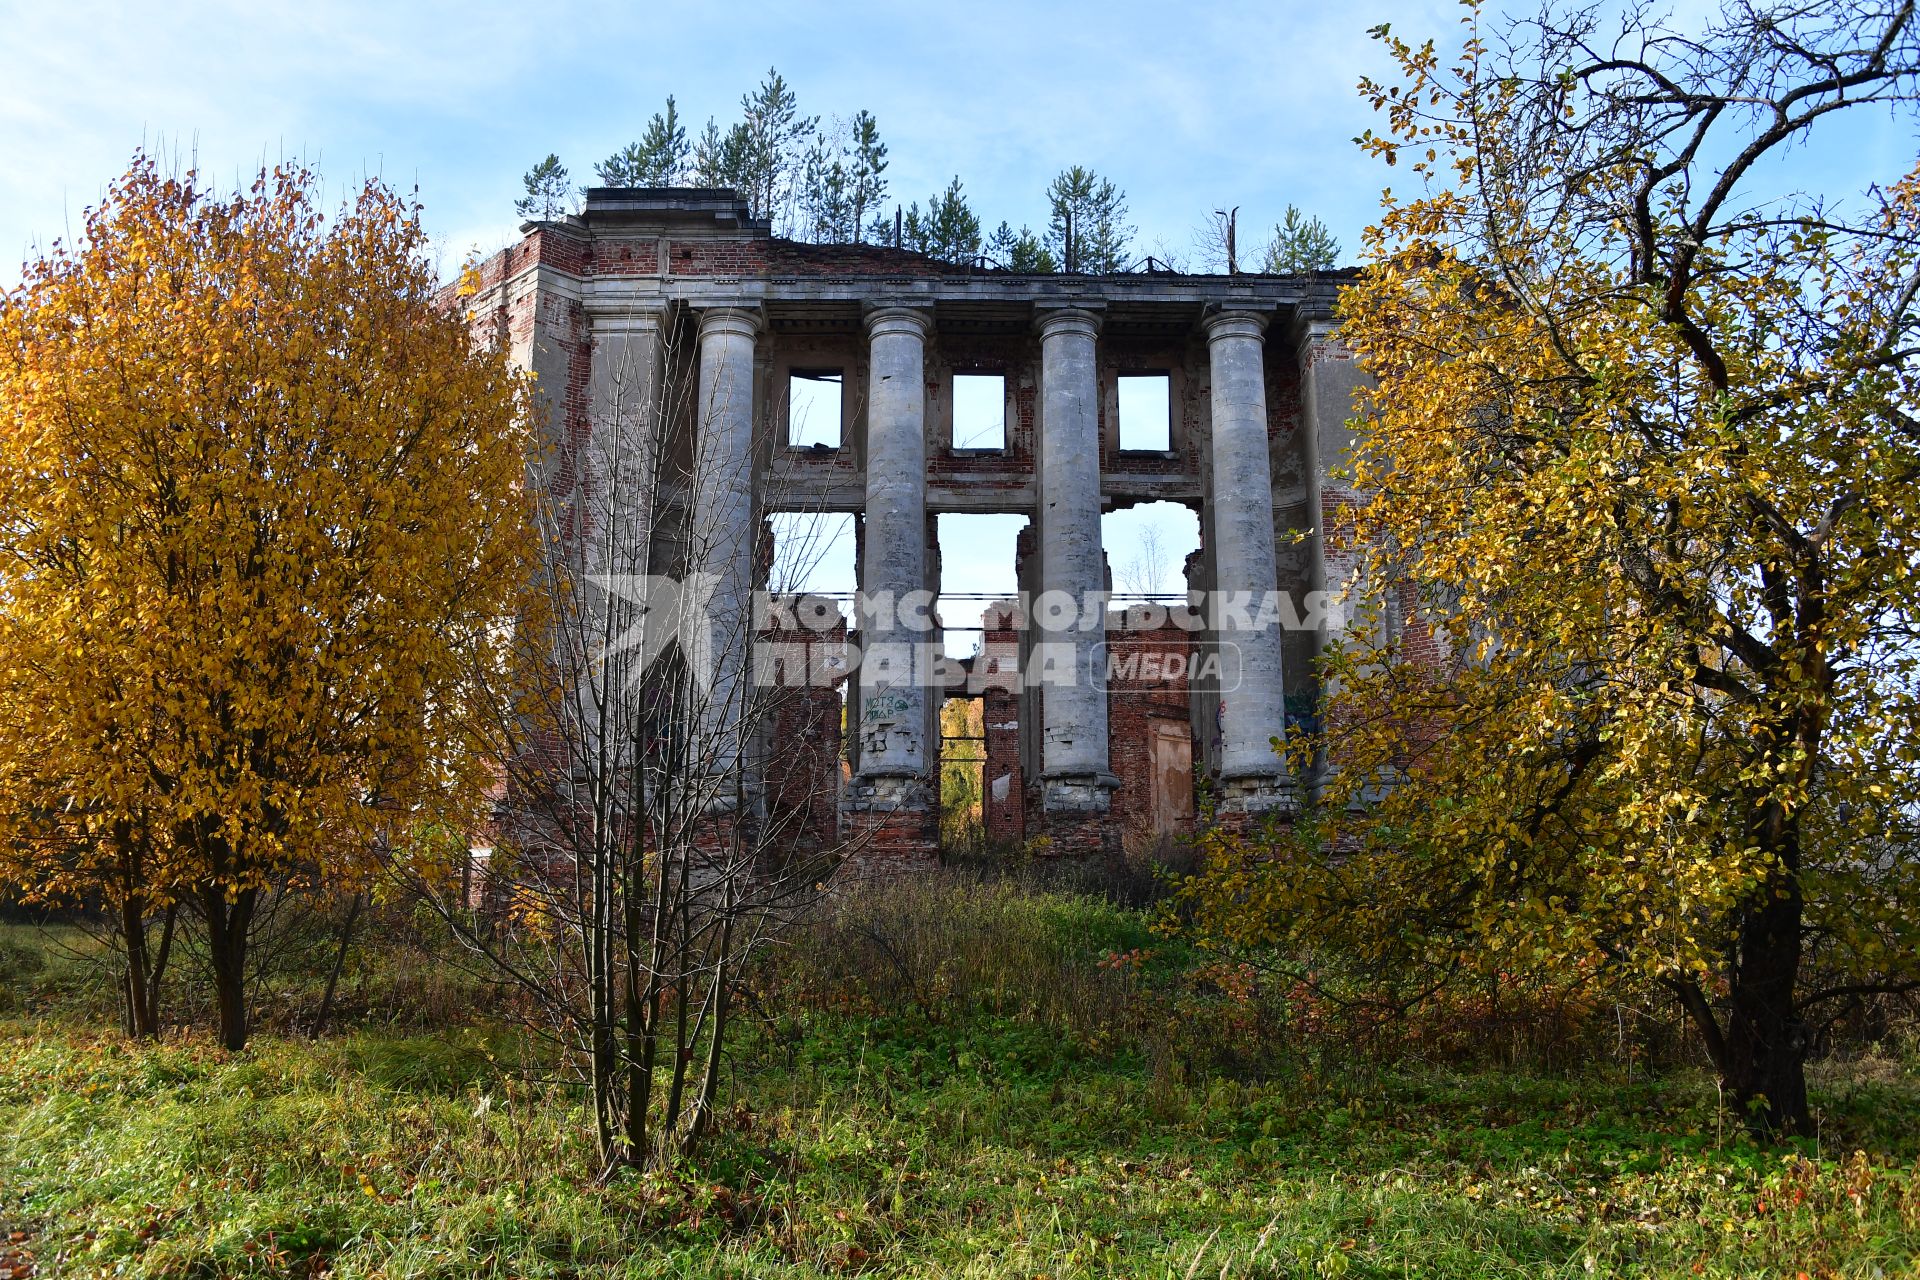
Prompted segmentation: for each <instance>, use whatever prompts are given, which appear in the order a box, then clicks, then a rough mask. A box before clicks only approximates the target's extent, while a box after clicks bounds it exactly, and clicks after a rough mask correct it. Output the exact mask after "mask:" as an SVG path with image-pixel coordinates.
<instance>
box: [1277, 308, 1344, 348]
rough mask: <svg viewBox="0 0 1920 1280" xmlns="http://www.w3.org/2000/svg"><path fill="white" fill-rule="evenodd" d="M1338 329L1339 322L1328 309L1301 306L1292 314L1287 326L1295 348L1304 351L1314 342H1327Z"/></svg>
mask: <svg viewBox="0 0 1920 1280" xmlns="http://www.w3.org/2000/svg"><path fill="white" fill-rule="evenodd" d="M1339 328H1340V322H1339V321H1338V320H1336V319H1335V318H1334V316H1333V312H1332V310H1331V309H1329V308H1322V307H1313V308H1309V307H1308V306H1306V305H1305V304H1303V305H1301V306H1300V307H1299V308H1298V309H1297V310H1296V311H1295V312H1294V313H1293V318H1292V322H1291V323H1290V324H1289V325H1288V329H1289V331H1290V332H1289V336H1290V337H1291V338H1292V339H1293V345H1294V346H1295V348H1300V349H1304V348H1305V347H1307V346H1309V345H1310V344H1312V343H1315V342H1327V341H1330V340H1332V338H1333V335H1334V333H1335V332H1336V331H1338V330H1339Z"/></svg>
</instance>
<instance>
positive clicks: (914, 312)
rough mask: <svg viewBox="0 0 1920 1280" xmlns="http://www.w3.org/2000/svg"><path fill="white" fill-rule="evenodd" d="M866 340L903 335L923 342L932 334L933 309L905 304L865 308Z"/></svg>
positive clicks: (876, 305)
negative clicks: (890, 335)
mask: <svg viewBox="0 0 1920 1280" xmlns="http://www.w3.org/2000/svg"><path fill="white" fill-rule="evenodd" d="M865 322H866V328H867V337H868V339H870V340H871V339H873V338H879V337H884V336H886V335H888V334H896V333H904V334H909V335H911V336H913V337H916V338H919V339H920V340H921V341H922V342H925V341H926V340H927V338H928V336H929V335H931V334H932V332H933V308H932V307H930V306H927V305H925V304H924V303H922V304H913V303H906V302H879V303H874V304H872V305H870V306H868V307H867V310H866V316H865Z"/></svg>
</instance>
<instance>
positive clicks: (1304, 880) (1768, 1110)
mask: <svg viewBox="0 0 1920 1280" xmlns="http://www.w3.org/2000/svg"><path fill="white" fill-rule="evenodd" d="M1761 9H1764V6H1763V7H1761ZM1761 9H1753V10H1747V9H1739V10H1729V11H1728V12H1727V14H1726V15H1725V16H1723V17H1722V18H1721V19H1719V20H1718V22H1717V23H1716V25H1714V26H1713V27H1712V29H1710V30H1708V31H1706V32H1704V33H1700V34H1697V35H1691V36H1688V35H1683V34H1682V33H1677V32H1675V31H1673V30H1671V29H1670V28H1669V27H1668V26H1667V25H1665V23H1664V20H1663V19H1661V18H1660V17H1659V16H1658V15H1655V14H1650V13H1649V12H1647V11H1643V10H1640V9H1637V8H1630V9H1629V11H1627V13H1626V16H1625V19H1624V22H1623V24H1622V26H1621V28H1620V29H1619V30H1609V31H1603V30H1600V29H1599V26H1600V22H1601V19H1600V18H1599V17H1597V16H1596V15H1595V14H1591V13H1589V14H1567V13H1564V12H1560V11H1555V10H1552V9H1549V10H1546V11H1544V12H1543V13H1542V16H1541V17H1539V18H1538V19H1535V20H1532V21H1525V22H1514V23H1510V24H1508V23H1504V22H1501V23H1496V22H1495V21H1493V20H1492V19H1490V18H1483V17H1482V15H1480V14H1479V13H1478V11H1477V10H1476V11H1475V12H1474V13H1473V14H1471V15H1470V16H1469V18H1468V20H1467V21H1468V27H1467V37H1466V40H1465V43H1464V45H1463V47H1462V49H1461V50H1460V52H1459V54H1458V56H1457V57H1456V58H1454V59H1451V60H1449V59H1448V58H1446V57H1444V56H1443V55H1442V54H1441V53H1440V52H1438V51H1437V50H1436V48H1435V46H1434V45H1433V43H1432V42H1427V43H1425V44H1418V45H1416V44H1412V43H1408V42H1406V41H1403V40H1401V39H1399V38H1398V37H1397V36H1395V35H1393V34H1392V33H1390V32H1388V31H1387V30H1386V29H1385V28H1381V29H1380V30H1379V31H1378V32H1377V33H1376V34H1377V35H1378V36H1379V37H1380V38H1381V40H1382V41H1383V43H1384V44H1385V45H1386V47H1387V48H1388V50H1389V51H1390V53H1391V54H1392V56H1393V57H1394V59H1395V60H1396V62H1397V63H1398V67H1399V71H1400V76H1399V77H1398V79H1397V80H1396V81H1395V82H1393V83H1390V84H1367V85H1363V86H1362V88H1363V92H1365V93H1367V94H1368V96H1370V97H1371V99H1372V100H1373V102H1374V104H1375V106H1376V107H1377V108H1378V109H1379V110H1380V111H1381V112H1382V114H1383V117H1384V121H1385V128H1384V129H1383V130H1382V131H1381V132H1380V133H1377V134H1374V133H1370V134H1369V135H1368V136H1367V137H1366V138H1364V139H1362V142H1363V144H1364V145H1365V146H1366V147H1367V148H1368V149H1370V150H1372V151H1373V152H1375V153H1376V154H1377V155H1379V156H1380V157H1381V158H1383V159H1385V160H1386V161H1387V162H1388V163H1390V164H1395V165H1396V167H1397V171H1399V172H1403V173H1407V176H1408V178H1409V179H1410V181H1411V183H1412V187H1413V191H1412V193H1411V194H1408V195H1399V194H1395V193H1390V194H1389V195H1388V197H1387V201H1386V204H1385V206H1384V208H1383V211H1382V214H1381V218H1380V221H1379V223H1378V225H1377V226H1375V227H1374V228H1372V229H1371V230H1370V231H1369V232H1368V235H1367V258H1368V261H1369V266H1368V269H1367V270H1366V271H1365V273H1364V275H1363V277H1362V278H1361V279H1360V280H1359V281H1358V282H1357V283H1356V284H1355V285H1354V286H1353V287H1352V288H1351V289H1350V290H1349V291H1348V292H1347V293H1346V295H1345V297H1344V299H1343V301H1342V304H1341V313H1342V315H1343V317H1344V328H1343V334H1344V337H1345V340H1346V341H1347V342H1348V343H1349V344H1351V346H1352V347H1353V348H1354V350H1355V351H1356V352H1357V354H1358V355H1359V356H1360V357H1361V358H1362V359H1363V360H1364V361H1365V362H1366V364H1367V366H1368V367H1369V369H1370V370H1371V372H1372V373H1373V374H1374V375H1375V377H1376V378H1377V385H1375V386H1374V387H1373V388H1372V389H1371V390H1370V391H1368V392H1367V393H1365V395H1364V396H1363V403H1361V404H1360V405H1359V406H1358V409H1359V411H1360V413H1361V414H1362V415H1363V417H1364V418H1365V423H1364V444H1363V445H1362V446H1361V447H1360V450H1359V454H1358V457H1357V458H1356V459H1355V460H1354V466H1355V469H1356V472H1357V476H1356V479H1357V481H1358V484H1359V486H1360V487H1361V488H1362V489H1363V490H1367V491H1370V492H1372V493H1373V494H1374V495H1375V497H1374V499H1373V500H1372V502H1371V504H1370V505H1369V506H1368V507H1367V508H1366V509H1365V510H1364V511H1363V512H1361V513H1360V515H1359V517H1358V519H1359V524H1360V529H1359V533H1360V536H1361V537H1362V538H1363V539H1364V541H1365V543H1366V544H1367V547H1368V551H1367V564H1366V569H1365V574H1364V578H1363V580H1362V581H1361V582H1359V583H1358V584H1356V587H1355V591H1354V603H1355V605H1356V607H1357V608H1358V611H1359V616H1360V618H1361V620H1362V624H1363V625H1362V626H1361V627H1360V628H1359V629H1357V630H1356V631H1355V632H1354V633H1353V634H1352V635H1351V636H1350V637H1349V644H1348V645H1347V646H1346V647H1345V648H1344V649H1343V650H1341V651H1339V652H1337V653H1335V654H1333V655H1331V658H1330V661H1331V670H1330V674H1331V675H1332V676H1334V677H1335V685H1334V687H1335V688H1336V689H1337V692H1336V693H1335V694H1334V695H1333V697H1332V700H1331V701H1332V705H1331V706H1330V707H1329V708H1328V715H1327V721H1328V723H1329V725H1331V726H1332V730H1333V731H1332V733H1331V734H1330V735H1329V738H1328V740H1327V742H1326V743H1325V744H1324V747H1325V749H1326V751H1327V752H1328V753H1329V759H1330V762H1331V764H1332V766H1333V768H1332V770H1331V772H1330V773H1329V774H1328V775H1327V776H1326V779H1325V788H1326V794H1325V797H1324V798H1325V801H1326V803H1325V805H1324V807H1323V809H1322V815H1321V820H1320V821H1319V822H1318V823H1317V824H1315V823H1309V824H1306V825H1305V826H1304V827H1303V834H1301V835H1299V836H1296V838H1294V839H1292V840H1289V841H1283V842H1280V843H1279V844H1278V845H1277V846H1276V845H1267V846H1260V845H1258V844H1256V845H1255V846H1253V847H1248V846H1246V845H1241V844H1235V843H1234V842H1227V843H1226V845H1225V847H1222V848H1219V849H1216V850H1215V851H1214V857H1213V860H1212V868H1213V870H1212V873H1211V876H1210V877H1209V878H1207V879H1205V880H1203V881H1202V882H1200V883H1199V884H1198V885H1197V886H1196V887H1195V890H1194V896H1195V902H1196V909H1197V910H1198V911H1199V912H1200V915H1201V917H1202V919H1203V921H1204V923H1205V927H1206V928H1207V929H1208V930H1209V931H1210V932H1211V933H1212V934H1213V935H1214V936H1215V937H1218V938H1221V939H1225V940H1229V941H1233V942H1236V943H1241V944H1268V943H1272V942H1274V941H1279V940H1283V939H1286V940H1291V942H1292V943H1293V944H1294V945H1296V946H1298V945H1306V946H1309V947H1314V946H1318V947H1331V948H1337V949H1339V950H1340V951H1341V952H1342V954H1348V955H1354V956H1357V958H1358V960H1359V961H1360V963H1361V964H1362V965H1363V967H1365V968H1366V969H1367V970H1368V971H1370V972H1372V973H1375V974H1382V975H1396V976H1397V977H1398V978H1399V979H1400V980H1401V982H1402V985H1403V987H1404V988H1405V989H1407V990H1409V991H1418V990H1419V989H1420V987H1421V985H1422V984H1423V983H1426V982H1429V981H1440V980H1443V979H1444V977H1445V976H1446V975H1447V974H1448V973H1451V972H1459V971H1463V970H1469V969H1477V970H1480V971H1491V970H1493V969H1496V968H1517V969H1522V970H1525V971H1527V972H1548V973H1552V972H1559V973H1561V974H1563V975H1565V976H1566V978H1567V979H1568V980H1569V981H1574V980H1580V981H1587V980H1590V979H1592V978H1593V977H1594V976H1595V975H1598V976H1600V977H1605V978H1611V979H1612V980H1615V981H1618V982H1621V983H1631V984H1641V983H1651V984H1654V985H1655V986H1656V987H1657V988H1658V989H1661V990H1664V991H1666V992H1667V993H1668V994H1669V995H1670V997H1671V998H1672V999H1674V1000H1676V1001H1677V1002H1678V1006H1679V1007H1680V1008H1681V1009H1683V1010H1684V1011H1685V1013H1686V1014H1687V1015H1688V1017H1689V1018H1690V1019H1691V1020H1692V1021H1693V1023H1694V1025H1695V1027H1696V1028H1697V1031H1698V1034H1699V1035H1700V1037H1701V1039H1702V1041H1703V1043H1704V1044H1705V1046H1706V1049H1707V1052H1708V1053H1709V1055H1710V1056H1711V1057H1712V1059H1713V1061H1714V1063H1715V1065H1716V1066H1717V1067H1718V1068H1719V1070H1720V1073H1721V1075H1722V1077H1723V1079H1724V1080H1725V1082H1726V1084H1727V1085H1728V1089H1729V1096H1730V1097H1732V1098H1733V1099H1734V1100H1735V1101H1736V1102H1737V1103H1739V1104H1740V1105H1742V1106H1743V1107H1746V1108H1748V1109H1750V1112H1751V1114H1752V1116H1753V1117H1754V1119H1755V1121H1756V1123H1757V1124H1758V1125H1759V1126H1760V1127H1762V1128H1766V1129H1773V1130H1789V1131H1790V1130H1794V1129H1797V1128H1800V1127H1802V1126H1804V1125H1805V1124H1806V1123H1807V1117H1808V1108H1807V1099H1806V1088H1805V1083H1804V1078H1803V1074H1802V1064H1803V1062H1804V1061H1805V1058H1806V1056H1807V1055H1808V1053H1809V1052H1810V1050H1811V1048H1812V1046H1813V1044H1814V1043H1815V1041H1816V1040H1817V1038H1818V1035H1819V1032H1820V1030H1821V1028H1822V1027H1823V1026H1825V1025H1826V1024H1827V1023H1829V1022H1830V1021H1831V1020H1832V1019H1833V1018H1835V1017H1837V1016H1839V1015H1840V1014H1842V1013H1844V1012H1845V1011H1846V1010H1847V1009H1848V1007H1849V1006H1850V1003H1851V1002H1853V1001H1855V1000H1857V999H1859V998H1861V997H1862V996H1864V995H1866V994H1869V993H1872V992H1876V991H1899V990H1907V989H1912V988H1913V986H1914V984H1915V982H1916V980H1920V961H1917V960H1916V945H1917V944H1920V844H1916V832H1915V830H1914V819H1915V814H1916V812H1920V808H1917V807H1916V806H1917V805H1920V705H1917V704H1916V679H1915V678H1916V675H1920V667H1917V666H1916V662H1917V661H1920V650H1916V648H1915V645H1914V640H1915V630H1914V628H1915V626H1916V624H1917V623H1920V567H1917V566H1920V483H1917V482H1920V421H1916V418H1915V417H1914V413H1915V407H1916V392H1920V385H1917V383H1920V367H1916V363H1915V359H1914V356H1913V354H1912V352H1913V349H1914V339H1915V337H1916V333H1917V332H1920V313H1916V309H1915V305H1914V303H1915V297H1916V292H1917V291H1920V176H1916V175H1914V174H1907V175H1904V176H1903V175H1901V174H1899V173H1897V172H1895V173H1892V174H1888V175H1885V176H1884V178H1883V185H1880V186H1877V187H1873V188H1871V189H1868V190H1866V191H1863V192H1861V193H1858V194H1857V195H1855V196H1854V197H1853V198H1852V199H1851V201H1850V202H1849V203H1847V204H1845V205H1833V204H1829V203H1828V202H1826V201H1824V200H1822V199H1819V198H1814V197H1809V196H1796V195H1794V194H1792V191H1791V187H1790V186H1786V185H1785V184H1787V183H1788V182H1789V181H1790V180H1789V179H1788V177H1787V176H1786V175H1785V174H1783V173H1782V172H1781V170H1780V167H1779V166H1780V163H1781V153H1782V151H1783V150H1784V149H1785V148H1787V147H1788V146H1791V145H1795V144H1798V143H1800V142H1802V141H1804V140H1805V139H1806V138H1808V137H1809V136H1812V137H1814V138H1816V139H1817V138H1824V137H1826V136H1827V135H1826V134H1825V133H1823V132H1821V131H1820V130H1821V129H1824V128H1825V124H1824V123H1820V122H1823V120H1824V118H1825V117H1827V116H1830V115H1833V114H1834V113H1836V112H1840V111H1842V110H1843V109H1844V110H1846V111H1850V112H1857V113H1865V112H1868V111H1879V112H1894V113H1898V114H1901V116H1902V118H1910V114H1911V111H1912V102H1913V98H1914V93H1915V85H1916V79H1915V76H1916V70H1917V69H1920V41H1916V37H1915V33H1914V30H1913V14H1912V6H1911V5H1888V6H1879V5H1862V6H1844V7H1842V9H1844V12H1843V11H1841V9H1836V10H1835V11H1833V12H1831V13H1827V14H1824V15H1823V14H1820V13H1816V12H1815V11H1814V10H1812V9H1801V10H1796V11H1795V12H1794V13H1792V14H1769V13H1765V12H1762V11H1761ZM1621 31H1624V34H1621V33H1620V32H1621ZM1816 123H1820V129H1816V127H1815V126H1816ZM1835 136H1838V135H1835ZM1402 162H1404V165H1403V164H1402ZM1408 170H1410V172H1407V171H1408ZM1773 184H1778V185H1773ZM1783 186H1784V187H1785V189H1784V190H1783V189H1782V187H1783ZM1422 631H1428V632H1431V633H1432V634H1433V635H1434V636H1435V637H1436V638H1437V639H1438V640H1439V641H1440V646H1441V648H1442V650H1443V651H1444V652H1445V653H1446V654H1447V655H1448V657H1447V660H1446V661H1445V662H1444V663H1443V664H1442V666H1441V667H1440V668H1437V669H1436V668H1435V667H1434V666H1433V665H1431V664H1430V663H1418V662H1413V661H1409V660H1408V654H1407V650H1406V647H1405V644H1404V640H1405V637H1407V636H1408V635H1413V634H1418V633H1420V632H1422ZM1316 838H1317V839H1316ZM1410 975H1418V976H1410Z"/></svg>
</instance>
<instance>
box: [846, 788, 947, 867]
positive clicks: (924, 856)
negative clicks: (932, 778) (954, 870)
mask: <svg viewBox="0 0 1920 1280" xmlns="http://www.w3.org/2000/svg"><path fill="white" fill-rule="evenodd" d="M840 835H841V841H842V844H841V848H842V849H843V850H844V856H843V857H842V860H841V863H840V867H839V870H838V871H837V872H836V873H835V879H836V880H841V881H845V880H857V879H865V878H869V877H873V876H882V875H901V874H906V873H911V872H915V871H928V870H931V869H932V868H934V867H936V866H938V865H939V863H940V824H939V820H938V815H937V814H936V812H935V810H934V806H933V793H932V790H931V788H929V787H928V786H927V782H926V779H924V778H919V777H913V776H895V775H884V774H883V775H878V776H856V777H855V778H854V779H853V781H852V782H851V783H850V784H848V787H847V791H846V795H845V797H844V798H843V799H842V800H841V802H840Z"/></svg>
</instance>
